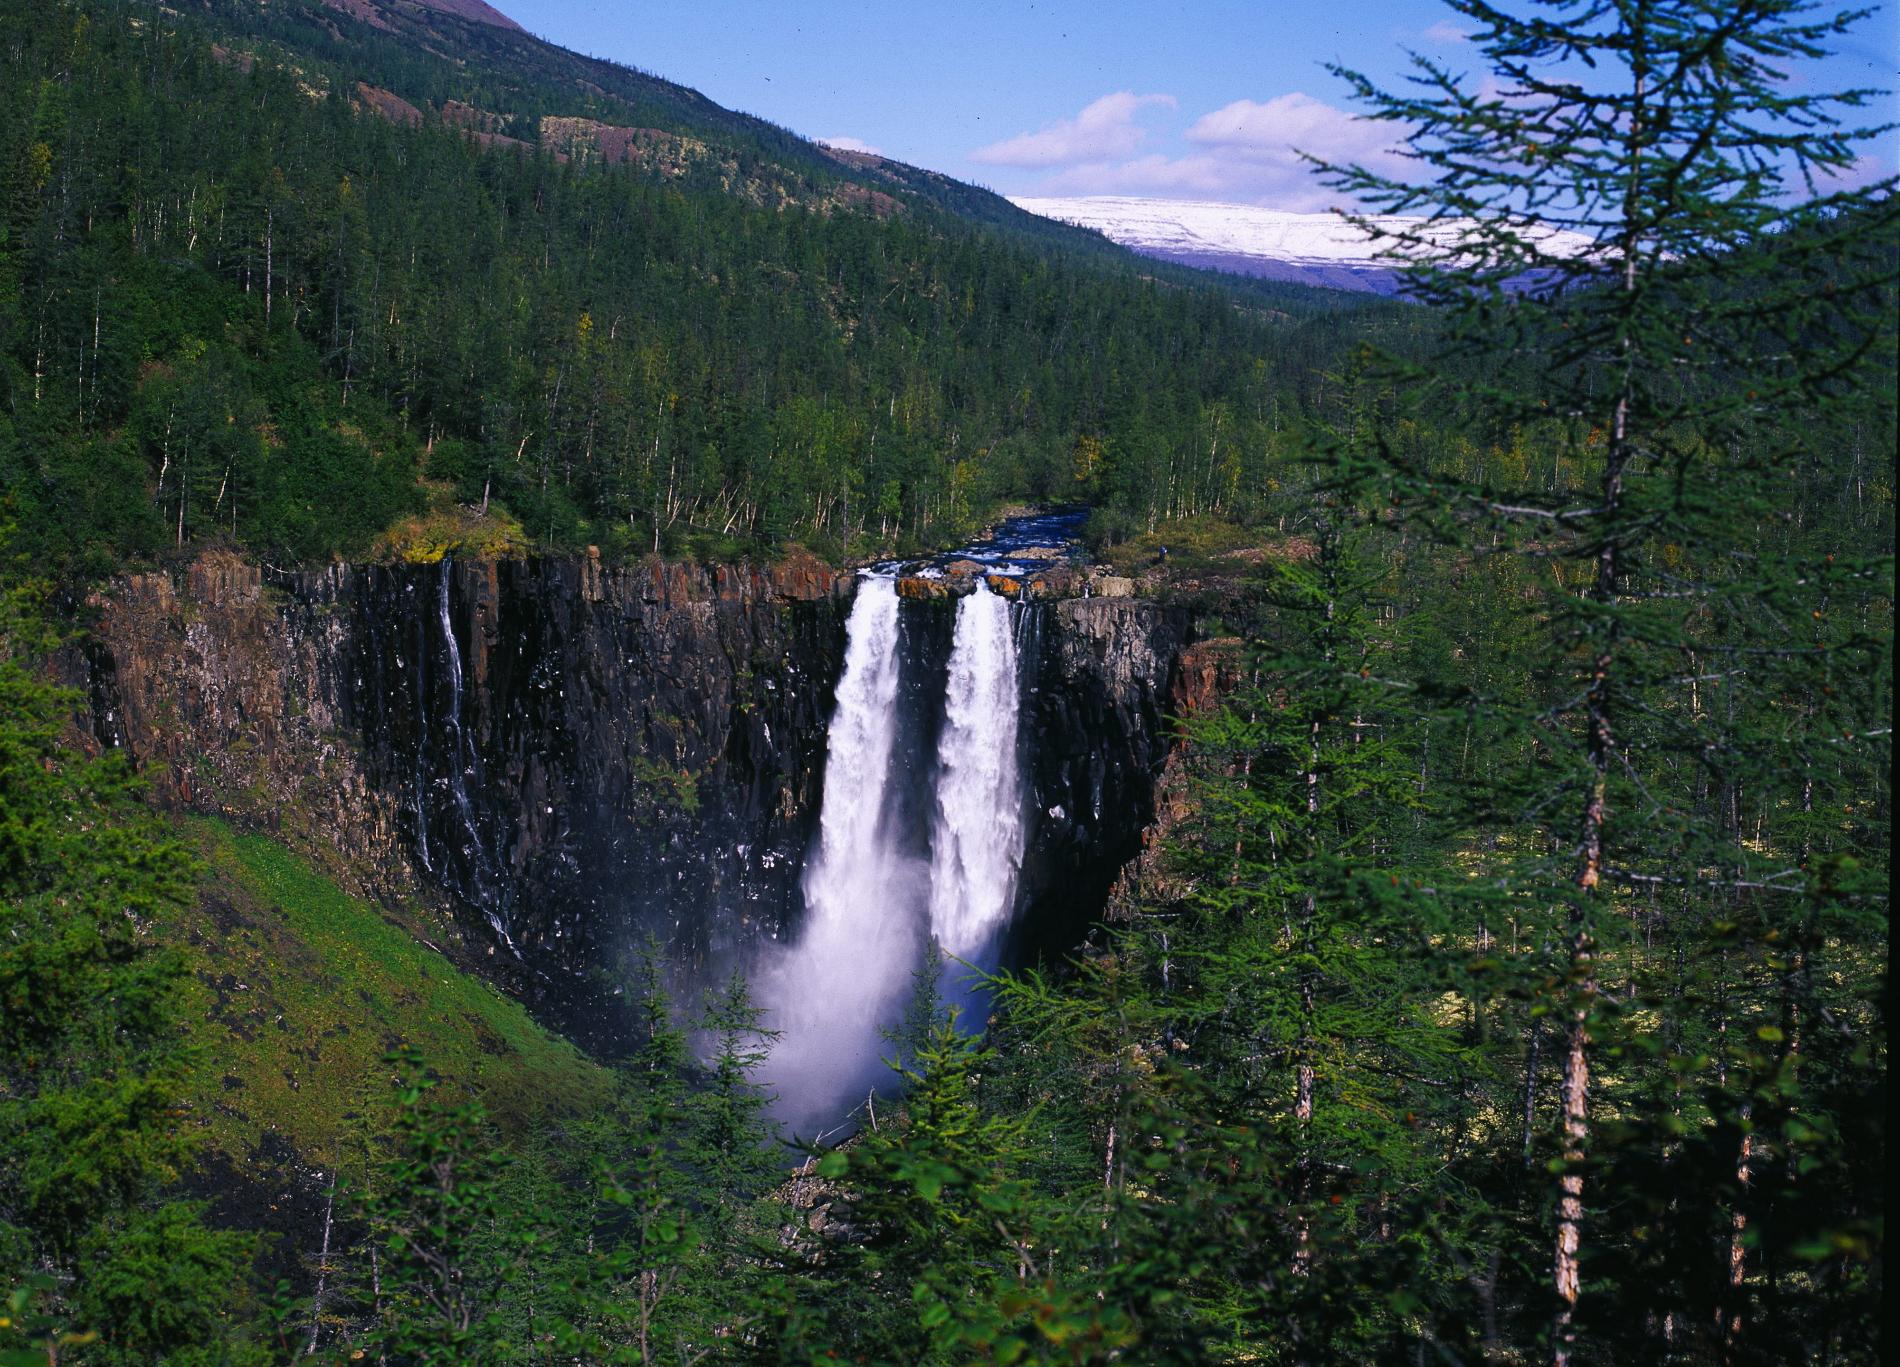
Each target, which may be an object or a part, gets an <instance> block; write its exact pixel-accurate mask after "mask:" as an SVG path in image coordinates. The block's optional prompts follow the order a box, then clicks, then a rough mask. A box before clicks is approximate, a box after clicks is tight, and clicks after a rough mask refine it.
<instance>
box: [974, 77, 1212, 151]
mask: <svg viewBox="0 0 1900 1367" xmlns="http://www.w3.org/2000/svg"><path fill="white" fill-rule="evenodd" d="M1175 103H1176V101H1175V98H1174V96H1172V95H1137V94H1135V93H1134V92H1133V91H1131V90H1118V91H1116V92H1115V93H1114V94H1112V95H1104V96H1102V98H1101V99H1099V100H1096V101H1095V102H1094V103H1093V104H1090V105H1088V106H1087V107H1086V108H1084V109H1083V110H1082V112H1081V113H1079V114H1077V115H1076V116H1075V117H1074V118H1072V119H1057V120H1056V121H1055V122H1054V123H1048V124H1044V125H1043V126H1042V127H1041V128H1039V129H1038V130H1036V131H1035V132H1034V133H1018V134H1017V135H1016V136H1015V137H1013V138H1006V139H1004V140H1003V141H1002V142H996V143H991V144H990V145H989V146H988V147H984V148H979V149H978V150H977V151H975V152H972V153H971V154H970V160H972V161H976V162H982V163H985V164H987V165H990V166H1050V167H1054V166H1073V165H1076V164H1077V163H1081V162H1110V161H1114V160H1116V159H1118V158H1121V157H1129V156H1133V155H1134V153H1135V150H1136V149H1137V148H1138V147H1140V146H1141V142H1142V139H1143V138H1144V137H1145V136H1146V135H1147V134H1146V130H1144V129H1143V128H1142V127H1141V125H1140V124H1138V123H1136V122H1135V115H1136V114H1137V113H1138V112H1140V111H1141V110H1142V109H1143V108H1144V107H1146V106H1148V105H1162V106H1164V107H1166V108H1168V109H1172V108H1174V107H1175Z"/></svg>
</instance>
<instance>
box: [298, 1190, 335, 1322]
mask: <svg viewBox="0 0 1900 1367" xmlns="http://www.w3.org/2000/svg"><path fill="white" fill-rule="evenodd" d="M335 1214H336V1177H335V1174H332V1175H331V1179H330V1190H329V1194H328V1195H326V1196H325V1197H324V1198H323V1247H322V1249H321V1250H320V1251H319V1252H318V1254H317V1291H316V1294H315V1295H314V1296H312V1297H311V1298H310V1339H309V1341H308V1342H306V1343H305V1344H304V1346H303V1355H304V1356H305V1357H309V1356H310V1355H311V1354H313V1353H315V1352H316V1351H317V1334H318V1331H319V1330H321V1329H322V1327H323V1294H324V1291H325V1290H326V1288H327V1287H328V1285H329V1281H330V1229H331V1226H332V1225H333V1224H334V1223H335V1220H334V1217H335Z"/></svg>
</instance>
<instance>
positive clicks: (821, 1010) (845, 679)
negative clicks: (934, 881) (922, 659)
mask: <svg viewBox="0 0 1900 1367" xmlns="http://www.w3.org/2000/svg"><path fill="white" fill-rule="evenodd" d="M897 607H898V600H897V589H896V586H895V585H894V584H893V583H892V581H891V580H889V579H887V578H866V579H864V580H862V581H861V582H860V583H859V585H858V592H857V599H856V601H855V602H854V603H853V604H852V608H851V616H850V618H849V619H848V621H847V622H846V626H845V640H846V644H845V662H844V673H843V675H842V676H841V677H840V679H839V681H838V694H837V704H836V707H835V709H834V711H833V713H832V718H831V729H830V740H829V749H828V751H827V758H826V762H825V785H824V797H823V806H822V808H821V810H820V814H819V834H818V840H817V849H816V851H815V852H814V855H813V857H812V860H811V863H810V865H809V866H808V868H807V869H806V873H805V880H804V890H805V923H804V926H803V929H802V933H801V934H800V936H799V939H798V942H797V943H796V944H795V945H793V946H792V947H791V949H790V950H789V951H788V953H787V954H786V955H785V957H784V958H782V959H781V960H779V962H778V963H777V964H776V965H775V966H774V967H773V969H772V971H771V972H770V974H769V975H768V977H767V979H766V984H765V992H764V997H765V1002H766V1005H767V1007H768V1009H769V1011H770V1015H771V1018H772V1024H773V1027H774V1028H775V1029H777V1030H779V1031H780V1032H781V1037H780V1039H779V1041H778V1043H777V1044H776V1045H775V1047H774V1048H773V1051H772V1057H771V1060H770V1062H769V1064H768V1065H767V1069H766V1071H767V1075H768V1077H769V1079H770V1081H771V1083H772V1085H773V1086H774V1087H775V1088H776V1089H777V1090H778V1093H779V1095H780V1097H781V1099H782V1105H781V1111H782V1113H783V1114H784V1115H785V1117H786V1118H787V1119H789V1120H791V1121H792V1122H793V1123H794V1124H797V1123H800V1122H802V1121H808V1120H818V1119H821V1118H831V1117H836V1116H837V1115H839V1114H841V1113H842V1111H843V1109H844V1106H845V1105H846V1104H848V1101H849V1099H850V1098H852V1097H854V1096H855V1095H856V1094H857V1089H858V1087H859V1086H860V1085H861V1084H865V1083H866V1082H867V1079H875V1077H876V1073H877V1071H878V1070H879V1068H880V1067H881V1064H880V1058H881V1054H882V1052H883V1040H882V1036H881V1035H880V1033H879V1027H880V1026H881V1025H882V1024H883V1023H884V1022H885V1020H886V1017H887V1016H888V1014H889V1012H890V1009H891V1007H892V1005H893V1003H894V1002H895V1001H896V999H897V997H898V995H899V993H900V992H901V991H902V990H903V989H904V988H905V987H907V986H908V983H909V974H910V970H911V966H912V962H913V960H914V959H915V957H916V953H917V946H918V938H917V925H916V923H917V919H918V917H917V915H916V907H917V903H918V902H919V901H920V889H919V886H918V885H919V884H920V882H921V878H920V876H919V875H920V871H919V869H918V868H917V864H918V862H919V861H917V860H915V859H914V858H911V857H908V856H906V855H905V854H904V853H903V852H902V851H901V850H900V849H898V848H897V846H896V842H895V841H894V840H893V838H892V836H891V832H890V830H889V827H888V822H887V821H886V819H885V818H886V815H887V810H888V805H889V804H888V801H887V798H888V795H889V791H890V788H891V782H892V771H893V768H894V765H895V763H896V756H894V754H893V750H894V748H895V741H896V737H897V729H898V727H897V696H898V684H899V680H900V675H901V665H902V662H901V660H900V658H899V650H898V630H897V626H898V614H897Z"/></svg>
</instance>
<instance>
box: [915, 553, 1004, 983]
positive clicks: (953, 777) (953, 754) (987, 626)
mask: <svg viewBox="0 0 1900 1367" xmlns="http://www.w3.org/2000/svg"><path fill="white" fill-rule="evenodd" d="M1017 659H1018V656H1017V648H1016V636H1015V633H1014V631H1013V630H1012V628H1011V625H1010V607H1009V600H1008V599H1006V598H1003V597H1000V596H999V595H997V594H994V593H992V592H990V590H989V588H988V587H987V586H986V585H985V584H984V583H983V581H982V580H981V579H979V580H978V581H977V585H976V589H975V591H974V592H973V593H971V594H970V595H969V596H968V597H967V598H965V599H964V600H963V601H962V602H961V603H959V604H958V605H957V623H956V636H955V639H954V641H953V642H952V645H951V653H950V678H949V682H948V685H947V687H946V690H945V695H944V720H943V733H942V736H941V738H940V739H939V740H938V743H937V764H938V776H937V813H936V823H935V826H934V828H933V830H932V833H931V841H930V846H931V854H930V932H931V934H932V935H933V936H935V937H936V940H937V943H938V944H939V945H940V946H941V947H942V948H943V951H944V953H946V954H948V955H950V956H952V957H954V958H959V959H963V960H966V961H970V962H979V961H980V960H981V959H983V958H984V957H985V956H987V955H988V954H989V952H990V951H991V950H992V949H993V948H994V947H995V944H996V940H997V938H998V936H999V935H1000V933H1001V932H1002V930H1003V928H1004V927H1005V926H1006V925H1007V924H1008V922H1009V916H1010V910H1011V908H1012V907H1013V906H1014V903H1015V899H1016V876H1017V874H1018V872H1019V871H1020V870H1021V868H1022V861H1023V830H1024V822H1023V788H1022V773H1021V768H1020V766H1019V764H1018V762H1017V746H1016V729H1017V716H1018V712H1019V709H1020V706H1021V691H1020V683H1019V678H1018V673H1017ZM980 966H987V965H980Z"/></svg>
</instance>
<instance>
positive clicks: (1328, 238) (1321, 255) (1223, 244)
mask: <svg viewBox="0 0 1900 1367" xmlns="http://www.w3.org/2000/svg"><path fill="white" fill-rule="evenodd" d="M1010 202H1011V203H1013V204H1015V205H1016V207H1017V208H1019V209H1024V210H1027V211H1028V212H1029V213H1032V214H1040V215H1041V216H1042V217H1044V218H1054V219H1060V220H1061V221H1062V222H1064V223H1073V224H1075V225H1077V226H1078V227H1083V228H1092V229H1094V230H1095V231H1097V232H1099V233H1101V234H1102V235H1103V236H1104V237H1106V238H1108V239H1109V240H1110V241H1111V242H1119V243H1121V244H1122V245H1123V246H1124V247H1128V248H1130V249H1132V250H1134V251H1137V252H1140V253H1142V254H1143V255H1145V256H1154V257H1159V258H1161V259H1162V260H1164V261H1176V262H1179V263H1181V264H1182V265H1187V266H1200V267H1203V268H1205V269H1208V270H1221V271H1233V272H1235V273H1237V274H1240V275H1257V276H1263V277H1265V278H1267V279H1270V280H1287V281H1292V282H1295V283H1298V284H1303V285H1321V286H1325V287H1328V288H1331V289H1343V290H1365V291H1370V292H1372V293H1375V294H1395V293H1397V292H1398V287H1399V275H1398V270H1397V267H1396V265H1395V264H1394V263H1393V262H1392V261H1390V260H1381V259H1380V252H1381V251H1382V250H1383V248H1384V245H1385V244H1382V243H1380V242H1378V241H1377V240H1375V239H1374V238H1373V237H1370V236H1368V235H1367V234H1366V233H1364V232H1362V231H1361V230H1359V229H1358V228H1356V227H1354V226H1353V225H1352V224H1350V223H1347V222H1346V221H1345V220H1344V219H1342V218H1340V217H1339V216H1338V215H1337V214H1289V213H1281V212H1279V211H1278V210H1274V209H1263V208H1257V207H1255V206H1254V205H1251V204H1220V203H1215V202H1212V201H1207V200H1180V199H1138V198H1134V197H1132V196H1126V195H1083V196H1077V197H1073V198H1064V199H1046V198H1034V197H1023V198H1012V199H1011V201H1010ZM1371 221H1372V222H1373V223H1376V224H1378V225H1379V226H1380V227H1382V228H1390V229H1395V230H1405V229H1411V230H1413V231H1421V230H1423V231H1424V232H1425V234H1426V236H1427V237H1428V238H1429V239H1431V240H1434V241H1447V242H1448V241H1450V240H1451V239H1452V238H1453V237H1454V236H1455V235H1456V234H1457V233H1458V232H1459V231H1460V230H1461V228H1462V226H1463V225H1462V224H1461V223H1460V222H1459V221H1457V220H1447V221H1445V222H1442V223H1437V224H1433V225H1431V226H1430V227H1429V229H1426V228H1424V224H1425V220H1424V219H1420V218H1404V217H1399V216H1396V215H1385V216H1375V217H1374V218H1372V220H1371ZM1541 245H1542V247H1543V249H1544V250H1545V251H1547V252H1551V253H1553V254H1555V255H1562V256H1577V255H1582V254H1583V253H1584V252H1586V251H1588V250H1590V249H1591V248H1592V247H1593V246H1594V243H1593V242H1592V240H1591V239H1590V238H1588V237H1586V236H1584V235H1583V234H1581V233H1567V232H1552V233H1550V234H1547V235H1546V236H1545V238H1544V240H1543V242H1542V244H1541Z"/></svg>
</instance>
